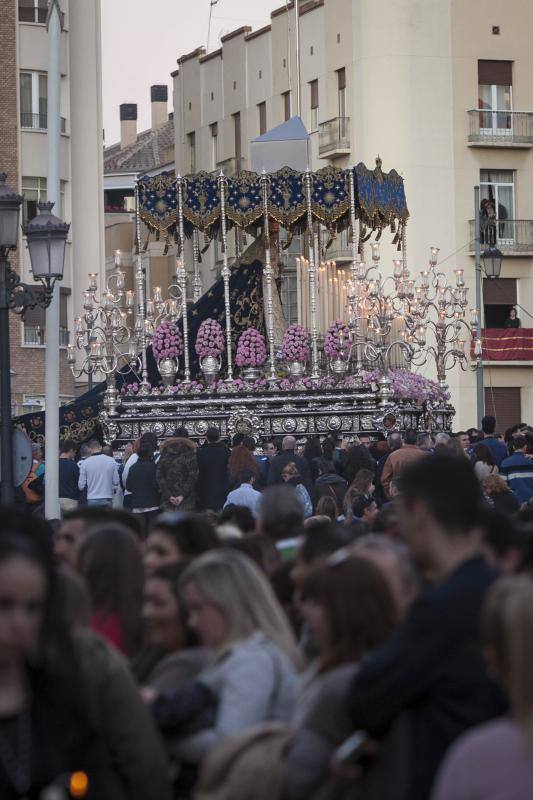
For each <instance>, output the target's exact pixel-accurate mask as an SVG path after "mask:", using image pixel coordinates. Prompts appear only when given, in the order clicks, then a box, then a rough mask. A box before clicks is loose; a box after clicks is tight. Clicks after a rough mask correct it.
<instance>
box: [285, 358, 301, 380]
mask: <svg viewBox="0 0 533 800" xmlns="http://www.w3.org/2000/svg"><path fill="white" fill-rule="evenodd" d="M288 367H289V375H290V376H291V378H301V377H302V375H305V361H290V362H289V364H288Z"/></svg>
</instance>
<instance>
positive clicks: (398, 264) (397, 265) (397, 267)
mask: <svg viewBox="0 0 533 800" xmlns="http://www.w3.org/2000/svg"><path fill="white" fill-rule="evenodd" d="M392 263H393V264H394V277H395V278H401V277H402V272H403V261H401V259H399V258H395V259H394V260H393V262H392Z"/></svg>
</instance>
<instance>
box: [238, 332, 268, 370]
mask: <svg viewBox="0 0 533 800" xmlns="http://www.w3.org/2000/svg"><path fill="white" fill-rule="evenodd" d="M266 357H267V351H266V345H265V339H264V337H263V336H262V335H261V334H260V333H259V331H257V330H256V329H255V328H248V330H246V331H244V332H243V333H241V335H240V336H239V341H238V343H237V354H236V356H235V363H236V364H237V366H238V367H262V366H263V364H264V363H265V361H266Z"/></svg>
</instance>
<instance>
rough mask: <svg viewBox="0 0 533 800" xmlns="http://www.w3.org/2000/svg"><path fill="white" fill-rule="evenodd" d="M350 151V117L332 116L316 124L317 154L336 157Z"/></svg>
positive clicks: (322, 156)
mask: <svg viewBox="0 0 533 800" xmlns="http://www.w3.org/2000/svg"><path fill="white" fill-rule="evenodd" d="M349 153H350V117H334V118H333V119H328V120H327V121H326V122H321V123H320V124H319V126H318V154H319V156H320V157H321V158H338V157H339V156H346V155H349Z"/></svg>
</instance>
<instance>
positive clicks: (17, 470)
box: [12, 428, 32, 486]
mask: <svg viewBox="0 0 533 800" xmlns="http://www.w3.org/2000/svg"><path fill="white" fill-rule="evenodd" d="M12 446H13V484H14V485H15V486H22V484H23V483H24V481H25V480H26V478H27V477H28V475H29V474H30V470H31V465H32V452H31V441H30V439H29V437H28V436H27V435H26V434H25V433H24V431H21V430H20V428H15V430H14V431H13V437H12Z"/></svg>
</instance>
